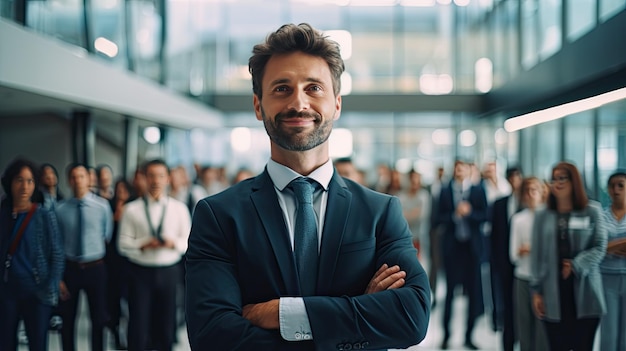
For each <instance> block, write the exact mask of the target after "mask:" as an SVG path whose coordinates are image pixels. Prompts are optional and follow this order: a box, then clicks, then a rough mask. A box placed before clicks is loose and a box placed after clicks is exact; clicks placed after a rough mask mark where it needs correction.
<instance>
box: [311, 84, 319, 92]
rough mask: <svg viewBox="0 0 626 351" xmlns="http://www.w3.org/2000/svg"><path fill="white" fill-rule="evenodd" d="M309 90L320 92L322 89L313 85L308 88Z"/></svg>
mask: <svg viewBox="0 0 626 351" xmlns="http://www.w3.org/2000/svg"><path fill="white" fill-rule="evenodd" d="M309 90H313V91H322V87H321V86H319V85H313V86H311V87H310V88H309Z"/></svg>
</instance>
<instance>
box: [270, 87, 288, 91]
mask: <svg viewBox="0 0 626 351" xmlns="http://www.w3.org/2000/svg"><path fill="white" fill-rule="evenodd" d="M274 91H278V92H285V91H289V88H287V87H286V86H280V87H276V88H275V89H274Z"/></svg>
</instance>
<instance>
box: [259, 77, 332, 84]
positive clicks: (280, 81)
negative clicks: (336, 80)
mask: <svg viewBox="0 0 626 351" xmlns="http://www.w3.org/2000/svg"><path fill="white" fill-rule="evenodd" d="M306 81H307V82H311V83H318V84H324V82H323V81H322V80H321V79H318V78H314V77H309V78H307V79H306ZM289 82H291V79H289V78H279V79H276V80H273V81H272V82H270V86H274V85H278V84H285V83H289Z"/></svg>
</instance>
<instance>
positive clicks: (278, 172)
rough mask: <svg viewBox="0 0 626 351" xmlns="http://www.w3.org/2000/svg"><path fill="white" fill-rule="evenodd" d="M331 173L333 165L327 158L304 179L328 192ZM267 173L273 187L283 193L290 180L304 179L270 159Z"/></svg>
mask: <svg viewBox="0 0 626 351" xmlns="http://www.w3.org/2000/svg"><path fill="white" fill-rule="evenodd" d="M333 172H334V168H333V163H332V161H331V160H330V158H329V159H328V161H326V163H324V164H323V165H321V166H319V167H318V168H317V169H316V170H314V171H313V172H311V174H309V175H308V176H306V178H311V179H313V180H315V181H316V182H318V183H319V184H320V185H321V186H322V187H323V188H324V190H328V185H329V184H330V180H331V179H332V177H333ZM267 173H269V175H270V178H271V179H272V182H273V183H274V186H275V187H276V188H277V189H278V190H280V191H283V190H284V189H285V187H286V186H287V185H289V183H291V181H292V180H294V179H296V178H298V177H304V176H303V175H301V174H299V173H298V172H296V171H294V170H292V169H291V168H289V167H287V166H283V165H281V164H280V163H278V162H276V161H274V160H272V159H270V160H269V161H268V162H267Z"/></svg>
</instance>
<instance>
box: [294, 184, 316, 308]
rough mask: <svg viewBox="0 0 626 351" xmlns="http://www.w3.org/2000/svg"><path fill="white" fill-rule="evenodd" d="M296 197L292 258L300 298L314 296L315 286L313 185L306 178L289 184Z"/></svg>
mask: <svg viewBox="0 0 626 351" xmlns="http://www.w3.org/2000/svg"><path fill="white" fill-rule="evenodd" d="M290 187H291V189H293V192H294V194H295V197H296V225H295V229H294V256H295V259H296V266H297V268H298V277H299V279H300V292H301V293H302V296H311V295H315V286H316V284H317V264H318V253H317V242H318V240H317V220H316V219H315V211H314V210H313V189H314V188H313V184H311V183H309V181H308V180H307V179H306V178H296V179H294V180H293V181H292V182H291V183H290Z"/></svg>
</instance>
